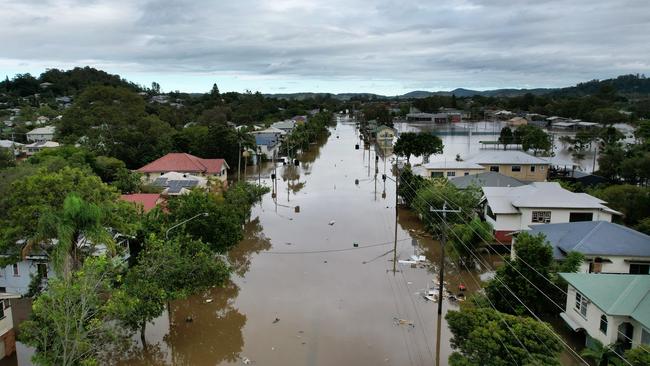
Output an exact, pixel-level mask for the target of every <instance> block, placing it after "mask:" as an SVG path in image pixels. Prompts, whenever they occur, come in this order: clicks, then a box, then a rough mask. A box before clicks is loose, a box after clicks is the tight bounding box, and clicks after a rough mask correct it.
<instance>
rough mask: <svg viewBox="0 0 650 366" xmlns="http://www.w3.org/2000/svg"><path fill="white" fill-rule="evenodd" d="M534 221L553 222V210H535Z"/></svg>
mask: <svg viewBox="0 0 650 366" xmlns="http://www.w3.org/2000/svg"><path fill="white" fill-rule="evenodd" d="M532 222H533V223H536V224H548V223H549V222H551V211H533V219H532Z"/></svg>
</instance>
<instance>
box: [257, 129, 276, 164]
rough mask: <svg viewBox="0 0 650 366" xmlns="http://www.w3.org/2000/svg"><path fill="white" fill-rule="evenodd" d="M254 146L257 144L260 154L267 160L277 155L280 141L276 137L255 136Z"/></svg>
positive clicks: (266, 135)
mask: <svg viewBox="0 0 650 366" xmlns="http://www.w3.org/2000/svg"><path fill="white" fill-rule="evenodd" d="M255 144H257V147H258V148H259V150H260V153H262V154H263V155H264V156H266V157H267V158H271V157H273V156H274V155H275V154H277V152H278V148H279V145H280V140H279V137H278V136H276V135H268V134H255Z"/></svg>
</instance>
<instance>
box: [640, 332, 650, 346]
mask: <svg viewBox="0 0 650 366" xmlns="http://www.w3.org/2000/svg"><path fill="white" fill-rule="evenodd" d="M641 344H650V331H648V330H647V329H645V328H644V329H641Z"/></svg>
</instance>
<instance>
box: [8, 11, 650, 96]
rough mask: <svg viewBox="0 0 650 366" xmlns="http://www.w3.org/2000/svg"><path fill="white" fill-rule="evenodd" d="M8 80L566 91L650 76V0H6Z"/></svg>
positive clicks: (274, 89)
mask: <svg viewBox="0 0 650 366" xmlns="http://www.w3.org/2000/svg"><path fill="white" fill-rule="evenodd" d="M0 35H2V36H1V37H0V39H1V41H0V76H2V77H3V78H4V76H5V75H8V76H9V77H10V78H11V77H12V76H13V75H15V74H17V73H26V72H29V73H32V74H34V75H38V74H40V73H41V72H43V71H44V70H46V69H48V68H59V69H69V68H72V67H75V66H86V65H88V66H92V67H96V68H99V69H102V70H105V71H107V72H110V73H114V74H119V75H121V76H122V77H124V78H126V79H128V80H130V81H134V82H137V83H139V84H142V85H146V86H149V85H151V82H153V81H156V82H158V83H159V84H160V85H161V87H162V89H163V91H171V90H180V91H185V92H207V91H209V90H210V88H211V86H212V84H213V83H217V85H218V86H219V89H220V90H221V91H245V90H251V91H261V92H263V93H291V92H330V93H343V92H369V93H377V94H383V95H398V94H403V93H406V92H409V91H413V90H429V91H436V90H451V89H454V88H457V87H463V88H470V89H479V90H486V89H495V88H505V87H515V88H532V87H563V86H570V85H574V84H576V83H578V82H581V81H588V80H592V79H606V78H610V77H616V76H618V75H622V74H630V73H633V74H636V73H644V74H650V1H649V0H437V1H427V0H380V1H365V0H236V1H229V0H191V1H184V0H161V1H138V0H0Z"/></svg>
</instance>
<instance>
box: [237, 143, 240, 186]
mask: <svg viewBox="0 0 650 366" xmlns="http://www.w3.org/2000/svg"><path fill="white" fill-rule="evenodd" d="M237 151H238V152H237V183H239V180H240V175H241V140H239V150H237Z"/></svg>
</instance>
